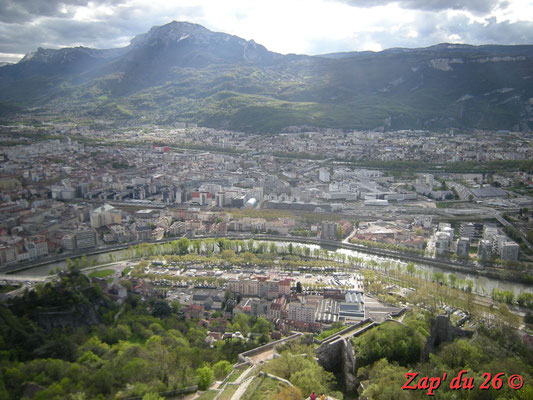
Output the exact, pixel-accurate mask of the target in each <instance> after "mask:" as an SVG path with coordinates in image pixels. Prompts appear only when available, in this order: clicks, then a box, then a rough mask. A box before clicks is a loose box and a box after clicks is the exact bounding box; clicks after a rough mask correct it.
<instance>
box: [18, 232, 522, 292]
mask: <svg viewBox="0 0 533 400" xmlns="http://www.w3.org/2000/svg"><path fill="white" fill-rule="evenodd" d="M255 242H256V243H259V242H263V243H267V244H268V243H272V242H273V243H275V244H276V246H278V247H287V246H288V245H289V243H292V244H293V245H294V246H300V247H309V248H310V249H311V255H313V250H314V249H316V248H319V247H320V246H318V245H315V244H305V243H300V242H297V241H293V242H277V241H264V240H261V241H259V240H256V241H255ZM161 246H165V244H161ZM328 250H330V249H329V248H328ZM330 253H337V254H344V255H345V256H347V257H348V256H352V257H356V258H359V259H363V260H365V261H370V260H374V261H377V262H385V261H390V262H392V263H394V264H401V265H402V266H403V267H404V268H405V266H406V265H407V263H406V262H404V261H401V260H397V259H394V258H386V257H380V256H375V255H371V254H367V253H363V252H359V251H355V250H348V249H337V250H336V251H335V252H333V251H330ZM130 258H132V252H131V250H128V249H123V250H115V251H110V252H107V253H101V254H95V255H89V256H87V262H88V265H92V264H93V262H95V263H97V264H105V263H109V262H113V261H123V260H127V259H130ZM66 267H67V263H66V261H60V262H53V263H50V264H47V265H42V266H39V267H34V268H30V269H26V270H23V271H19V272H16V273H15V274H16V275H19V276H44V275H48V274H49V273H50V271H55V270H56V269H57V268H59V269H65V268H66ZM415 267H416V268H417V269H418V270H419V271H422V274H421V276H422V278H423V277H424V275H425V272H427V273H428V276H429V277H431V276H432V274H433V273H436V272H440V273H442V274H444V276H447V275H449V274H453V275H455V276H456V277H457V280H458V281H460V280H467V279H468V280H471V281H473V282H474V290H475V291H476V292H478V293H482V292H485V293H488V294H490V293H492V290H493V289H495V288H497V289H501V290H506V291H513V292H514V293H515V296H516V295H518V294H520V293H521V292H528V293H532V294H533V285H526V284H523V283H518V282H510V281H504V280H498V279H494V278H487V277H484V276H477V275H475V274H465V273H462V272H456V271H449V270H446V269H443V268H439V267H436V266H430V265H425V264H422V263H415Z"/></svg>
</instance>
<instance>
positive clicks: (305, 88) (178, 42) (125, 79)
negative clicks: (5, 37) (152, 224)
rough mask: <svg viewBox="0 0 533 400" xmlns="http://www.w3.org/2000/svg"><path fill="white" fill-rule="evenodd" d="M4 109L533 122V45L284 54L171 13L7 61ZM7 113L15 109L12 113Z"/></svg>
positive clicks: (513, 126)
mask: <svg viewBox="0 0 533 400" xmlns="http://www.w3.org/2000/svg"><path fill="white" fill-rule="evenodd" d="M0 103H2V104H4V105H10V107H6V106H4V107H3V110H4V114H5V113H7V114H10V113H11V114H12V113H15V112H19V110H20V109H21V108H22V109H24V108H28V107H36V106H39V107H44V108H45V109H48V110H53V112H61V113H72V114H73V115H78V116H95V117H96V116H101V117H105V118H110V119H117V120H120V119H128V120H135V119H138V118H142V120H143V121H152V122H156V123H159V124H166V123H168V124H172V123H174V122H177V121H190V122H196V123H198V124H200V125H203V126H211V127H217V128H228V129H234V130H242V131H250V132H275V131H279V130H282V129H285V128H287V127H290V126H303V125H307V126H315V127H331V128H341V129H348V130H349V129H379V130H394V129H447V128H450V127H454V128H465V129H472V128H480V129H492V130H497V129H504V130H531V129H532V127H533V46H530V45H521V46H497V45H485V46H472V45H466V44H451V43H442V44H438V45H435V46H431V47H426V48H418V49H403V48H393V49H388V50H384V51H381V52H369V51H365V52H344V53H331V54H323V55H317V56H306V55H294V54H291V55H281V54H278V53H274V52H271V51H268V50H267V49H266V48H265V47H264V46H262V45H260V44H258V43H256V42H254V41H253V40H245V39H242V38H239V37H237V36H234V35H229V34H226V33H220V32H212V31H210V30H208V29H206V28H204V27H203V26H201V25H198V24H192V23H189V22H177V21H173V22H170V23H168V24H166V25H162V26H154V27H152V28H151V29H150V30H149V31H148V32H146V33H143V34H140V35H137V36H136V37H134V38H133V39H132V40H131V42H130V44H129V45H128V46H126V47H123V48H119V49H104V50H98V49H91V48H85V47H76V48H64V49H59V50H51V49H42V48H39V49H37V51H35V52H32V53H28V54H27V55H26V56H25V57H24V58H23V59H22V60H21V61H19V62H18V63H17V64H12V65H6V66H2V67H1V68H0ZM6 110H7V111H6Z"/></svg>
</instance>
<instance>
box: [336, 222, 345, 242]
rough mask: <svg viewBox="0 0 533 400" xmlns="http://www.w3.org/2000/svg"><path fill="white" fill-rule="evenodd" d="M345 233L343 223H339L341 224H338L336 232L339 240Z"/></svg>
mask: <svg viewBox="0 0 533 400" xmlns="http://www.w3.org/2000/svg"><path fill="white" fill-rule="evenodd" d="M343 235H344V232H343V230H342V225H341V224H339V225H338V226H337V232H336V236H337V240H341V239H342V237H343Z"/></svg>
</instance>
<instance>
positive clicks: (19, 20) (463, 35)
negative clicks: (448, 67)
mask: <svg viewBox="0 0 533 400" xmlns="http://www.w3.org/2000/svg"><path fill="white" fill-rule="evenodd" d="M531 1H532V0H513V1H507V0H504V1H501V0H465V1H459V0H450V1H444V0H396V1H393V0H293V1H287V0H269V2H259V1H249V0H225V1H224V2H221V1H220V0H180V1H179V6H176V5H175V3H176V2H171V1H168V0H0V61H4V60H7V59H9V60H11V61H13V59H14V58H15V57H16V55H17V54H23V53H28V52H31V51H35V50H36V49H37V48H38V47H44V48H60V47H73V46H87V47H93V48H113V47H122V46H125V45H127V44H128V43H129V41H130V40H131V39H132V38H133V37H134V36H136V35H138V34H142V33H145V32H147V31H148V30H149V29H150V28H151V27H152V26H154V25H163V24H166V23H168V22H170V21H172V20H177V21H189V22H194V23H198V24H201V25H203V26H205V27H206V28H208V29H211V30H214V31H218V32H226V33H230V34H233V35H237V36H240V37H243V38H245V39H248V40H249V39H254V40H255V41H256V42H257V43H260V44H262V45H264V46H266V47H267V48H268V49H269V50H272V51H276V52H280V53H306V54H323V53H330V52H338V51H354V50H370V49H371V50H379V49H386V48H390V47H423V46H430V45H433V44H437V43H441V42H450V41H458V42H463V43H471V44H484V43H495V44H531V43H532V38H533V28H532V26H531V24H532V21H533V6H531ZM281 10H283V12H281ZM487 10H488V11H490V12H488V11H487ZM484 13H485V14H484Z"/></svg>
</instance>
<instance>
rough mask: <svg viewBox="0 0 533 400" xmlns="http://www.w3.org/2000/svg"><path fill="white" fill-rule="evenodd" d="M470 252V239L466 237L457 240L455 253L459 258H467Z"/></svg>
mask: <svg viewBox="0 0 533 400" xmlns="http://www.w3.org/2000/svg"><path fill="white" fill-rule="evenodd" d="M469 251H470V239H469V238H467V237H461V238H459V239H457V242H456V243H455V253H456V254H457V257H459V258H467V257H468V252H469Z"/></svg>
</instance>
